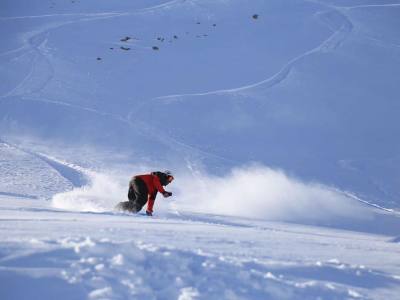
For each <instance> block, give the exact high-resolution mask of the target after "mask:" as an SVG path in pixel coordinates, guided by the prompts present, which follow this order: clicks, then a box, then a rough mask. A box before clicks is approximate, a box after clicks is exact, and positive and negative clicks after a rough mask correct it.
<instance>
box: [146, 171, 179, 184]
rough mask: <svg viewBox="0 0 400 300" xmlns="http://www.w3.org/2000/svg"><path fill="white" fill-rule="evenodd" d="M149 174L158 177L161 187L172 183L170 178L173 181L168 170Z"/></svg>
mask: <svg viewBox="0 0 400 300" xmlns="http://www.w3.org/2000/svg"><path fill="white" fill-rule="evenodd" d="M151 174H152V175H156V176H157V177H158V179H160V183H161V185H163V186H166V185H168V184H170V183H171V181H172V180H171V178H172V179H174V176H173V175H172V172H171V171H168V170H167V171H164V172H160V171H157V172H152V173H151Z"/></svg>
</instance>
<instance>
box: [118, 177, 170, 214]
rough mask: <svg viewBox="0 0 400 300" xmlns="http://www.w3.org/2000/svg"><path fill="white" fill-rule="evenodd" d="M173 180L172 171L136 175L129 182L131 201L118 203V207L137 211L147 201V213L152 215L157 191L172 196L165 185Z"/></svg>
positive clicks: (165, 195)
mask: <svg viewBox="0 0 400 300" xmlns="http://www.w3.org/2000/svg"><path fill="white" fill-rule="evenodd" d="M173 180H174V176H172V173H171V172H170V171H164V172H159V171H158V172H152V173H150V174H145V175H136V176H134V177H133V178H132V179H131V181H130V182H129V191H128V199H129V201H125V202H120V203H118V204H117V206H116V208H117V209H119V210H124V211H129V212H133V213H137V212H139V211H140V210H141V209H142V207H143V206H144V205H145V204H146V203H147V209H146V215H148V216H152V215H153V206H154V201H155V199H156V196H157V192H160V193H161V194H162V195H163V196H164V197H170V196H172V193H171V192H167V191H165V190H164V188H163V186H167V185H168V184H170V183H171V182H172V181H173Z"/></svg>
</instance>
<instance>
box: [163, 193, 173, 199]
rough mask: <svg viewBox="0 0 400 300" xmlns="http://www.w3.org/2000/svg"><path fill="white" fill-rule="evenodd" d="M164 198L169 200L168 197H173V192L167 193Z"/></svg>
mask: <svg viewBox="0 0 400 300" xmlns="http://www.w3.org/2000/svg"><path fill="white" fill-rule="evenodd" d="M163 196H164V197H165V198H168V197H171V196H172V193H171V192H165V193H164V194H163Z"/></svg>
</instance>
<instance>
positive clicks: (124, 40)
mask: <svg viewBox="0 0 400 300" xmlns="http://www.w3.org/2000/svg"><path fill="white" fill-rule="evenodd" d="M130 39H131V37H129V36H126V37H124V38H123V39H120V41H121V42H127V41H129V40H130Z"/></svg>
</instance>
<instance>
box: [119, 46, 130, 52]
mask: <svg viewBox="0 0 400 300" xmlns="http://www.w3.org/2000/svg"><path fill="white" fill-rule="evenodd" d="M119 48H120V49H122V50H125V51H128V50H131V48H129V47H124V46H121V47H119Z"/></svg>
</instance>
